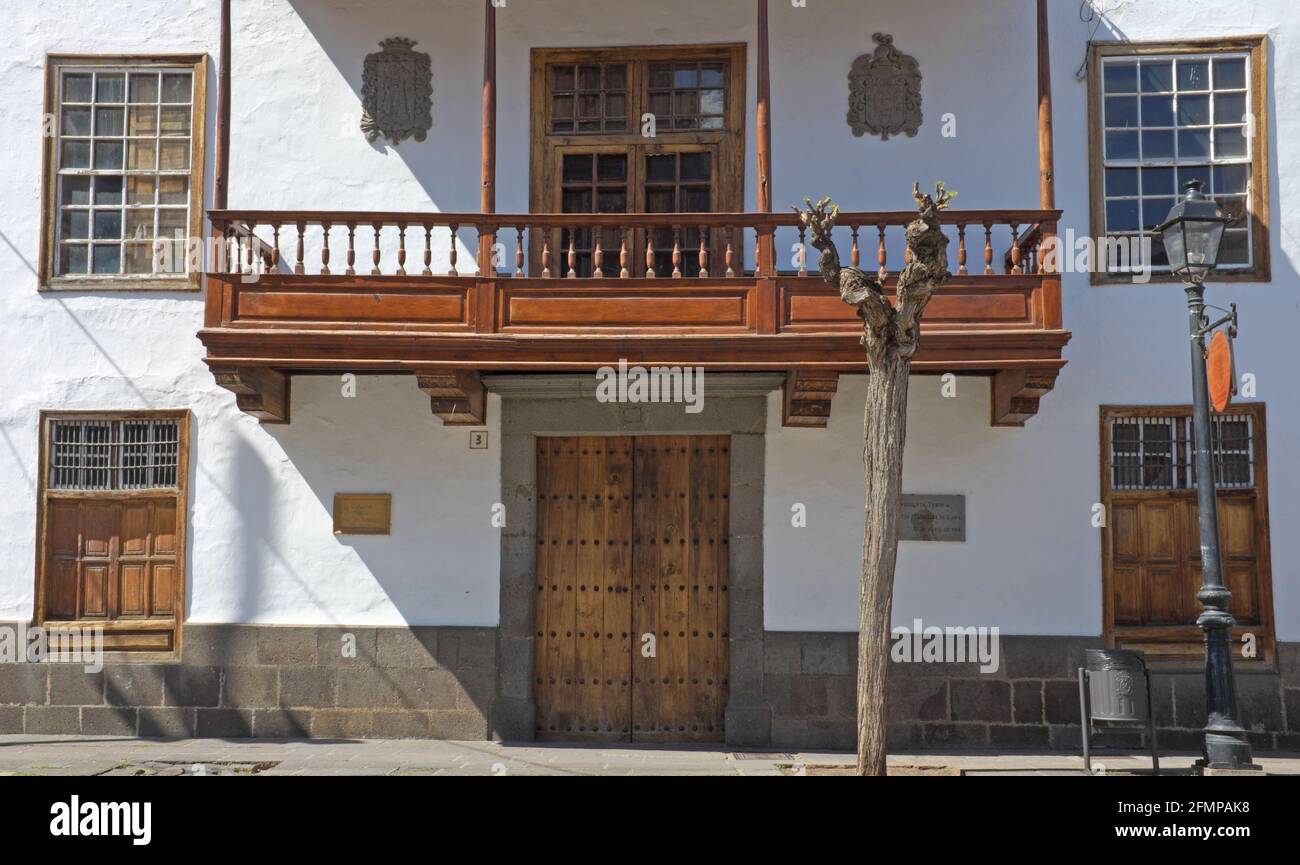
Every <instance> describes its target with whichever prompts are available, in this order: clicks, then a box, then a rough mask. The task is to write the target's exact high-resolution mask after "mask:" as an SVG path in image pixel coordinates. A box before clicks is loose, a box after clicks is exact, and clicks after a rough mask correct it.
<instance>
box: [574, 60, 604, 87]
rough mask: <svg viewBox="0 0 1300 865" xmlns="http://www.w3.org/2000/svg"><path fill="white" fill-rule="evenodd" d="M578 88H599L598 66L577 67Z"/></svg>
mask: <svg viewBox="0 0 1300 865" xmlns="http://www.w3.org/2000/svg"><path fill="white" fill-rule="evenodd" d="M578 89H579V90H599V89H600V67H599V66H579V67H578Z"/></svg>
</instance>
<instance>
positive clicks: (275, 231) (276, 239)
mask: <svg viewBox="0 0 1300 865" xmlns="http://www.w3.org/2000/svg"><path fill="white" fill-rule="evenodd" d="M271 241H272V246H271V270H272V272H275V271H278V270H279V269H280V223H278V222H276V223H273V224H272V225H271Z"/></svg>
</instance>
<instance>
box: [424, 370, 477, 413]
mask: <svg viewBox="0 0 1300 865" xmlns="http://www.w3.org/2000/svg"><path fill="white" fill-rule="evenodd" d="M415 378H416V382H417V384H418V385H419V387H420V390H422V391H424V392H425V393H427V394H428V395H429V402H430V405H431V407H432V408H433V413H434V414H436V415H437V416H438V417H440V418H442V422H443V423H444V424H446V425H447V426H482V425H483V424H485V423H487V391H486V390H485V389H484V387H483V380H482V379H481V378H479V374H478V373H477V372H475V371H474V370H457V369H435V370H420V371H417V372H416V374H415Z"/></svg>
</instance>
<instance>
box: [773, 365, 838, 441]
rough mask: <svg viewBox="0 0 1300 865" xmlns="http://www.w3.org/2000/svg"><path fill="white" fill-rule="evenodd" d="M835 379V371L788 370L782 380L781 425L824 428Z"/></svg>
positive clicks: (828, 418) (829, 411) (828, 414)
mask: <svg viewBox="0 0 1300 865" xmlns="http://www.w3.org/2000/svg"><path fill="white" fill-rule="evenodd" d="M839 380H840V374H839V373H838V372H825V371H821V370H804V369H792V370H790V372H789V373H787V374H786V377H785V387H784V390H785V406H784V409H783V411H782V413H781V425H782V426H798V427H821V428H823V429H824V428H825V427H826V423H827V421H829V420H830V418H831V398H832V397H834V396H835V390H836V388H838V387H839Z"/></svg>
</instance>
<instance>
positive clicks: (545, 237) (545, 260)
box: [542, 228, 551, 278]
mask: <svg viewBox="0 0 1300 865" xmlns="http://www.w3.org/2000/svg"><path fill="white" fill-rule="evenodd" d="M550 275H551V229H550V228H543V229H542V276H543V277H547V278H549V277H550Z"/></svg>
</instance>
